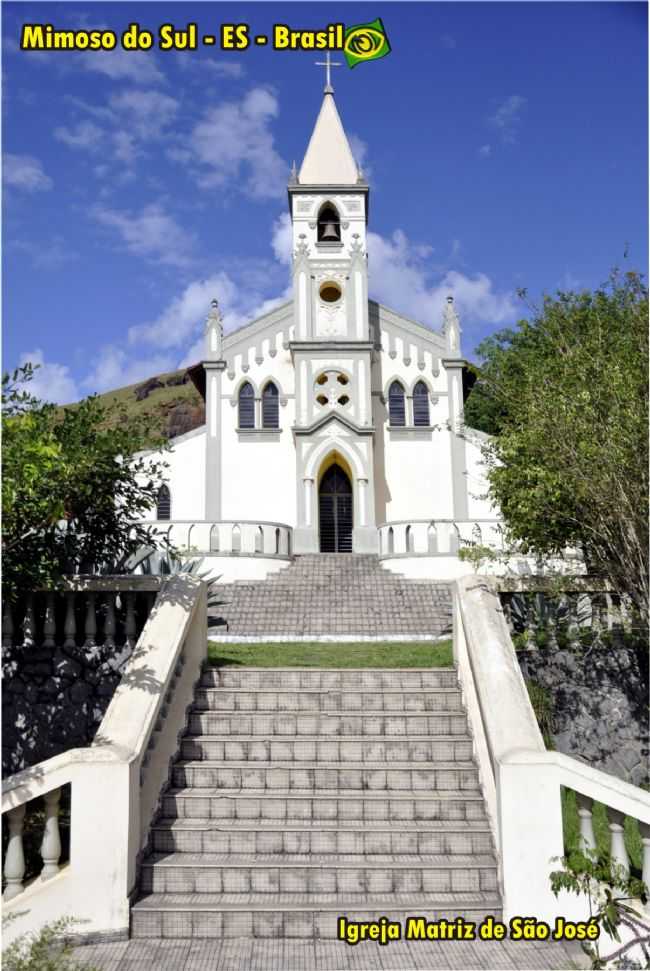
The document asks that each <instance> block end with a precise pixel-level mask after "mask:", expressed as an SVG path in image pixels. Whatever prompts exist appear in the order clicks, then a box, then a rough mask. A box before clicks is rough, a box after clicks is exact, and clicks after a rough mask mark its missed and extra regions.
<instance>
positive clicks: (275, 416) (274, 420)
mask: <svg viewBox="0 0 650 971" xmlns="http://www.w3.org/2000/svg"><path fill="white" fill-rule="evenodd" d="M278 404H279V396H278V389H277V387H276V385H275V384H273V382H272V381H269V383H268V384H267V385H266V387H265V388H264V391H263V392H262V428H279V427H280V412H279V408H278Z"/></svg>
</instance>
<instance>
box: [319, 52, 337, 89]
mask: <svg viewBox="0 0 650 971" xmlns="http://www.w3.org/2000/svg"><path fill="white" fill-rule="evenodd" d="M340 66H341V63H340V61H333V60H332V56H331V54H330V52H329V51H327V52H326V53H325V60H324V61H316V67H324V68H325V88H324V89H323V90H324V92H325V94H334V88H333V87H332V78H331V75H330V68H332V67H340Z"/></svg>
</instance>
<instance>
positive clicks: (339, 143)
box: [289, 55, 377, 553]
mask: <svg viewBox="0 0 650 971" xmlns="http://www.w3.org/2000/svg"><path fill="white" fill-rule="evenodd" d="M333 66H334V65H333V64H332V63H331V61H330V58H329V55H328V56H327V60H326V63H325V67H326V68H327V79H326V84H325V89H324V91H323V101H322V104H321V108H320V112H319V114H318V118H317V119H316V124H315V126H314V130H313V132H312V135H311V138H310V140H309V144H308V146H307V151H306V153H305V157H304V159H303V162H302V165H301V166H300V170H299V171H298V170H297V169H296V166H295V164H294V167H293V170H292V172H291V179H290V181H289V208H290V212H291V224H292V233H293V237H292V243H293V294H294V296H293V300H294V308H293V320H294V335H293V340H292V341H291V342H290V345H289V347H290V349H291V356H292V360H293V364H294V368H295V374H296V384H295V387H296V419H295V425H294V428H293V434H294V440H295V443H296V463H297V469H296V471H297V490H298V491H297V522H296V527H295V529H294V550H295V552H296V553H313V552H317V551H318V550H321V551H326V550H329V549H330V546H328V545H327V544H328V542H329V540H328V536H329V535H330V534H329V532H328V529H329V526H328V523H329V520H327V516H326V515H325V512H326V509H325V506H326V505H327V502H328V501H329V500H328V496H329V494H328V493H327V492H326V491H323V488H321V487H322V483H323V476H324V475H325V474H326V472H327V469H328V467H329V466H330V465H331V464H332V462H336V464H337V466H339V467H341V468H343V467H345V469H346V471H345V476H346V477H347V480H346V481H348V483H349V495H348V496H347V498H346V499H345V501H344V500H341V502H340V503H338V499H337V503H338V505H337V509H338V508H339V506H340V507H341V510H343V508H344V507H345V510H344V511H346V515H347V516H348V519H346V528H345V530H344V531H343V533H341V536H342V537H343V539H341V543H342V545H341V546H340V547H339V546H338V545H337V544H338V539H336V537H337V536H338V535H339V534H338V533H337V532H336V530H335V540H334V541H333V542H334V544H335V548H336V551H337V552H346V551H349V549H350V543H351V549H352V550H353V551H354V552H355V553H374V552H376V550H377V530H376V527H375V499H374V474H373V469H374V458H373V449H374V434H375V431H374V428H373V424H372V397H371V368H372V361H373V355H374V352H375V347H374V342H373V340H372V339H371V334H370V324H369V319H368V268H367V231H366V227H367V222H368V184H367V182H366V181H365V179H364V178H363V175H362V173H361V171H360V170H359V167H358V166H357V163H356V162H355V160H354V157H353V155H352V150H351V149H350V143H349V142H348V139H347V136H346V134H345V131H344V129H343V125H342V123H341V119H340V117H339V113H338V111H337V108H336V104H335V102H334V91H333V88H332V85H331V83H330V77H329V73H330V67H333ZM329 498H331V497H329ZM339 511H340V510H339ZM348 514H349V515H348ZM348 520H349V521H348ZM329 525H331V523H330V524H329ZM330 539H331V536H330Z"/></svg>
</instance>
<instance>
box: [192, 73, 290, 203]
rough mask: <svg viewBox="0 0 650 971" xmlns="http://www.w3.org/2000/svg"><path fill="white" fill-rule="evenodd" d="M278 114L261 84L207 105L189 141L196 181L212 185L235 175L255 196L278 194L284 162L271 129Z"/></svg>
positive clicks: (284, 172)
mask: <svg viewBox="0 0 650 971" xmlns="http://www.w3.org/2000/svg"><path fill="white" fill-rule="evenodd" d="M277 114H278V102H277V98H276V97H275V95H274V94H272V93H271V92H270V91H268V90H267V89H266V88H253V89H252V90H251V91H249V92H248V94H246V95H245V96H244V97H243V98H242V99H241V100H240V101H229V102H224V103H223V104H221V105H218V106H217V107H216V108H210V109H208V110H207V111H206V112H205V114H204V116H203V119H202V120H201V121H200V122H199V123H198V124H197V125H195V127H194V129H193V131H192V133H191V135H190V139H189V143H188V147H189V148H190V149H191V150H192V153H193V156H194V160H195V161H196V162H197V163H198V164H199V166H201V168H200V171H199V173H198V179H197V181H198V184H199V185H200V186H201V187H202V188H212V187H214V186H223V185H225V184H227V183H234V182H236V181H239V182H240V184H241V188H242V189H244V191H246V192H248V194H249V195H251V196H253V197H255V198H260V199H265V198H276V197H281V196H282V195H283V193H284V191H285V188H286V181H287V175H288V166H287V165H286V164H285V162H284V161H283V160H282V158H281V157H280V155H279V154H278V153H277V151H276V149H275V145H274V139H273V134H272V133H271V130H270V124H271V122H272V120H273V119H274V118H276V117H277Z"/></svg>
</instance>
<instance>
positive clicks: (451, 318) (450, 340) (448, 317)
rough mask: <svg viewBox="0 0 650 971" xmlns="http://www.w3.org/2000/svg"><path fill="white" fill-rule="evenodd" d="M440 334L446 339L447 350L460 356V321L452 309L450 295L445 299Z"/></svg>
mask: <svg viewBox="0 0 650 971" xmlns="http://www.w3.org/2000/svg"><path fill="white" fill-rule="evenodd" d="M442 319H443V324H442V332H443V334H444V335H445V337H446V338H447V350H448V351H450V352H452V353H453V354H454V355H459V354H460V334H461V329H460V320H459V319H458V314H457V313H456V309H455V307H454V298H453V297H452V296H451V294H450V295H449V296H448V297H447V306H446V307H445V312H444V314H443V318H442Z"/></svg>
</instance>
